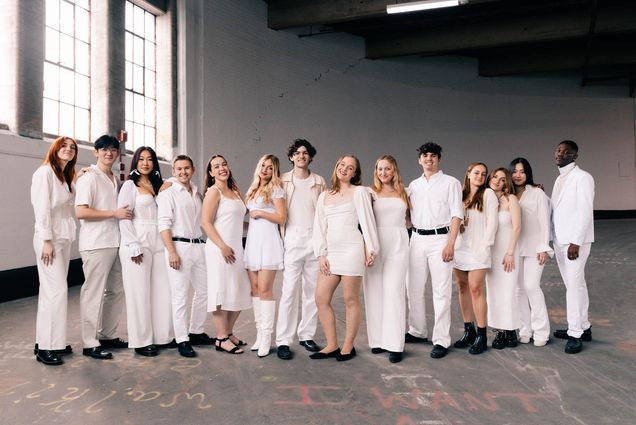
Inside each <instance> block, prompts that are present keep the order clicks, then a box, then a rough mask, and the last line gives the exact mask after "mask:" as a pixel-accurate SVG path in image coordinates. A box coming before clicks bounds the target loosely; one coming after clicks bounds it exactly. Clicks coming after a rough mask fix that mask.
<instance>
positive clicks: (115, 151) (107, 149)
mask: <svg viewBox="0 0 636 425" xmlns="http://www.w3.org/2000/svg"><path fill="white" fill-rule="evenodd" d="M99 150H100V151H102V152H108V153H117V152H119V149H117V148H113V147H110V148H99Z"/></svg>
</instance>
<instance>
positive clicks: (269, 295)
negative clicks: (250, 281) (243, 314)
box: [257, 270, 276, 301]
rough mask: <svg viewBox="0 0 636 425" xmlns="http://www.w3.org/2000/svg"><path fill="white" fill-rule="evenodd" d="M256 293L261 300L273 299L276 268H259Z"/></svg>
mask: <svg viewBox="0 0 636 425" xmlns="http://www.w3.org/2000/svg"><path fill="white" fill-rule="evenodd" d="M257 273H258V279H257V285H258V289H257V291H258V295H259V297H260V298H261V301H271V300H273V299H274V279H276V270H259V271H258V272H257Z"/></svg>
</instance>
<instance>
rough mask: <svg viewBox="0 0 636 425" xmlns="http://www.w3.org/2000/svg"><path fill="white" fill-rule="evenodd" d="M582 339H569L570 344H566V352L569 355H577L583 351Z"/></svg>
mask: <svg viewBox="0 0 636 425" xmlns="http://www.w3.org/2000/svg"><path fill="white" fill-rule="evenodd" d="M581 340H582V338H574V337H573V336H571V337H569V338H568V342H566V343H565V352H566V353H568V354H576V353H578V352H580V351H581V350H582V349H583V342H581Z"/></svg>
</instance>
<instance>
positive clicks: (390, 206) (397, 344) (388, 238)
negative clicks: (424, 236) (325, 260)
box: [364, 155, 410, 363]
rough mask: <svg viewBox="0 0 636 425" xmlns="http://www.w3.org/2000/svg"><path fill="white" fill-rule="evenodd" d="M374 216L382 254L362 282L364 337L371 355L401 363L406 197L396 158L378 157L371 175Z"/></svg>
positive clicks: (404, 314)
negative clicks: (387, 357)
mask: <svg viewBox="0 0 636 425" xmlns="http://www.w3.org/2000/svg"><path fill="white" fill-rule="evenodd" d="M371 189H372V192H371V193H372V195H373V198H374V200H373V214H374V216H375V223H376V226H377V229H378V237H379V239H380V246H381V247H382V251H381V252H380V253H379V254H378V255H377V256H376V259H375V265H374V266H373V267H370V268H368V269H367V273H366V275H365V279H364V304H365V313H366V318H367V336H368V338H369V347H371V352H372V353H373V354H380V353H382V352H384V351H388V352H389V361H390V362H391V363H397V362H399V361H401V360H402V352H403V351H404V336H403V335H404V334H405V333H406V272H407V270H408V266H409V235H408V232H407V231H406V222H407V215H408V211H409V208H410V203H409V197H408V195H407V193H406V190H405V189H404V183H402V176H401V175H400V170H399V168H398V165H397V162H396V161H395V158H393V157H392V156H391V155H383V156H381V157H380V158H379V159H378V160H377V161H376V163H375V173H374V175H373V186H372V187H371Z"/></svg>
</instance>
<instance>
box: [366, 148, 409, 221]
mask: <svg viewBox="0 0 636 425" xmlns="http://www.w3.org/2000/svg"><path fill="white" fill-rule="evenodd" d="M380 161H387V162H388V163H389V164H391V167H393V182H392V184H391V186H392V187H393V189H394V190H395V191H396V192H397V193H398V195H400V198H402V200H403V201H404V203H405V204H406V207H407V208H409V209H410V208H411V202H410V201H409V196H408V195H407V193H406V190H405V189H404V182H403V181H402V175H401V174H400V168H399V167H398V165H397V161H396V160H395V158H393V157H392V156H391V155H382V156H381V157H380V158H378V159H377V160H376V161H375V167H373V186H372V187H371V188H372V189H373V191H374V192H375V193H380V191H381V190H382V182H381V181H380V179H379V178H378V163H379V162H380Z"/></svg>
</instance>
